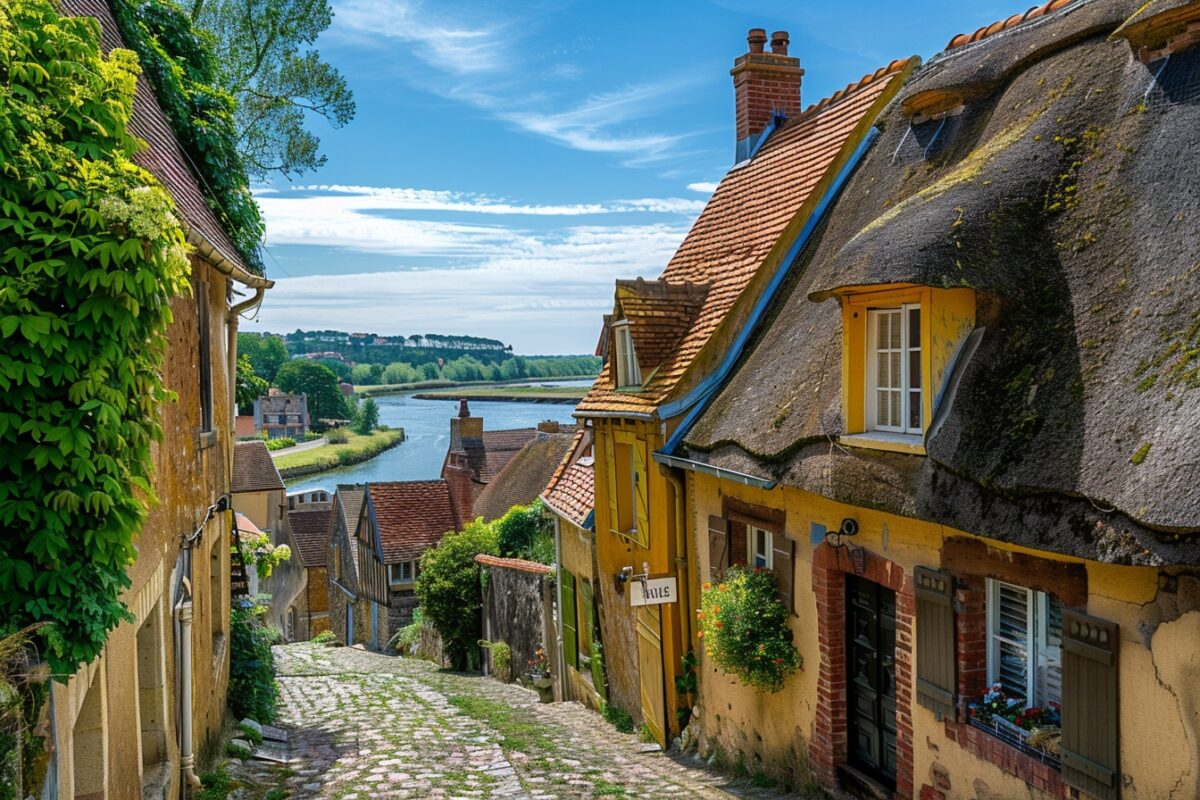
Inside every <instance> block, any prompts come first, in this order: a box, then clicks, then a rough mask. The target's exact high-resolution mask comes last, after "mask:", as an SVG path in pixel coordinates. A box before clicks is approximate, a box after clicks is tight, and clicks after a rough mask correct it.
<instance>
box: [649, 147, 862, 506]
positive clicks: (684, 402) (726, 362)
mask: <svg viewBox="0 0 1200 800" xmlns="http://www.w3.org/2000/svg"><path fill="white" fill-rule="evenodd" d="M878 136H879V128H877V127H874V126H872V127H871V128H870V130H868V131H867V133H866V135H865V136H863V139H862V141H861V142H859V144H858V147H856V148H855V149H854V152H853V153H852V154H851V155H850V158H849V159H847V160H846V163H845V164H843V165H842V168H841V169H840V170H839V171H838V174H837V177H836V178H834V180H833V183H832V184H830V186H829V188H828V189H826V190H825V194H824V195H823V196H822V197H821V201H820V202H819V203H818V204H817V206H816V208H814V209H813V211H812V213H811V214H809V215H808V220H807V221H806V222H805V223H804V227H803V228H802V229H801V230H800V233H799V234H798V235H797V236H796V239H795V240H794V241H793V242H792V245H791V247H789V248H788V251H787V253H786V254H785V255H784V257H783V259H782V260H781V261H780V262H779V267H778V268H777V269H776V270H775V274H774V275H773V276H771V281H770V283H768V284H767V287H766V289H764V290H763V293H762V294H761V295H760V296H759V298H758V301H757V302H756V303H755V304H754V308H753V309H751V311H750V316H749V317H748V318H747V319H746V324H745V325H743V326H742V329H741V331H739V332H738V335H737V338H736V339H734V341H733V344H732V345H731V346H730V347H729V350H727V351H726V353H725V358H724V359H722V361H721V363H720V364H719V365H718V366H717V368H716V369H715V370H713V371H712V372H710V373H709V374H708V375H707V376H705V378H704V380H702V381H701V382H700V383H699V385H697V386H696V388H694V389H692V391H690V392H688V393H687V394H686V395H684V396H683V397H681V398H679V399H678V400H675V401H674V402H671V403H667V404H666V405H663V406H660V407H659V409H658V413H659V415H660V417H661V418H662V419H669V418H671V417H674V416H677V415H679V414H682V413H683V412H684V411H688V409H691V411H690V412H689V413H688V415H687V416H686V417H685V418H684V419H683V421H682V422H681V423H679V426H678V427H677V428H676V429H675V432H674V433H672V434H671V438H670V439H669V440H668V441H667V444H666V445H665V446H664V447H663V449H662V450H661V451H660V452H661V453H662V454H664V455H667V456H670V455H671V454H672V453H674V452H675V450H676V449H677V448H678V447H679V445H680V443H681V442H682V441H683V437H684V436H686V435H687V433H688V431H689V430H691V427H692V425H693V424H694V423H695V421H696V419H697V418H698V417H699V416H700V414H701V413H703V411H704V410H705V409H706V408H707V407H708V401H709V400H711V399H712V397H713V395H714V394H716V391H717V389H719V388H720V386H721V384H722V383H723V382H724V381H725V378H726V377H728V376H729V373H730V372H731V371H732V370H733V367H734V365H735V364H736V363H737V361H738V359H739V358H740V357H741V355H742V351H743V350H745V348H746V345H747V344H748V343H749V341H750V337H751V336H752V335H753V334H754V332H755V330H756V329H757V328H758V324H759V323H760V322H761V321H762V319H763V317H764V316H765V315H766V312H767V309H768V308H769V307H770V305H771V303H772V302H773V301H774V300H775V295H776V294H777V293H778V291H779V289H780V287H781V286H782V285H783V283H784V280H785V279H786V278H787V274H788V272H790V271H791V268H792V263H793V262H794V261H795V260H796V257H797V256H799V255H800V251H801V250H802V249H803V248H804V246H805V245H806V244H808V240H809V239H810V238H811V237H812V234H813V231H815V230H816V229H817V226H818V225H820V223H821V220H822V219H824V217H825V213H826V212H827V211H828V210H829V207H830V206H831V205H832V204H833V200H834V198H836V197H837V196H838V194H839V193H840V192H841V190H842V187H843V186H845V184H846V181H848V180H849V179H850V176H851V174H853V172H854V170H855V168H856V167H857V166H858V162H859V161H861V160H862V157H863V156H864V155H866V153H867V151H868V150H869V149H870V148H871V145H872V144H873V143H874V142H875V139H876V138H877V137H878ZM654 456H655V458H656V459H657V458H658V456H659V453H655V454H654ZM671 457H673V456H671ZM772 485H774V484H773V483H772Z"/></svg>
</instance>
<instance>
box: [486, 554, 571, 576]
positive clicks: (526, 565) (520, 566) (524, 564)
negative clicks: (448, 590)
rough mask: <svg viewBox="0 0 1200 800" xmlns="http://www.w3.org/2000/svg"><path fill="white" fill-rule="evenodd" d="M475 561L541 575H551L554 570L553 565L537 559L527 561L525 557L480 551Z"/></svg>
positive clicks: (487, 565)
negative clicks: (508, 556)
mask: <svg viewBox="0 0 1200 800" xmlns="http://www.w3.org/2000/svg"><path fill="white" fill-rule="evenodd" d="M475 561H476V562H478V563H480V564H483V565H484V566H485V567H500V568H501V569H515V570H517V571H518V572H532V573H534V574H539V575H549V574H550V573H551V572H553V571H554V568H553V567H549V566H547V565H545V564H539V563H538V562H536V561H526V560H525V559H523V558H500V557H499V556H489V555H488V554H487V553H480V554H479V555H477V556H475Z"/></svg>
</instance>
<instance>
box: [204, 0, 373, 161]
mask: <svg viewBox="0 0 1200 800" xmlns="http://www.w3.org/2000/svg"><path fill="white" fill-rule="evenodd" d="M191 17H192V20H193V21H194V22H195V23H196V24H198V25H200V26H201V27H203V28H206V29H207V30H209V31H211V32H212V34H213V36H214V37H216V40H217V48H218V52H220V53H221V54H222V61H221V66H220V72H219V76H218V80H219V82H220V85H221V88H223V89H224V90H225V91H227V92H228V93H229V94H231V95H232V96H233V97H234V98H235V99H236V100H237V111H236V114H235V124H236V126H237V131H238V151H239V152H240V153H241V156H242V158H243V159H244V160H245V162H246V167H247V169H248V170H249V171H250V173H251V174H252V175H254V176H255V177H258V178H264V177H265V176H266V175H267V174H268V173H271V172H279V173H282V174H283V175H284V176H286V177H291V176H293V175H300V174H303V173H304V172H307V171H310V170H315V169H318V168H319V167H321V166H322V165H324V164H325V156H323V155H321V153H320V145H321V140H320V139H319V138H317V136H316V135H314V134H313V133H312V131H310V130H307V129H306V128H305V119H306V117H308V116H310V115H316V116H320V117H324V118H325V120H326V121H327V122H329V123H330V124H331V125H332V126H333V127H334V128H340V127H342V126H343V125H345V124H347V123H348V122H350V120H352V119H354V95H353V93H352V92H351V91H350V88H349V87H348V86H347V85H346V80H345V78H343V77H342V75H341V73H340V72H338V71H337V70H336V69H335V68H333V67H332V66H330V65H329V64H326V63H325V62H324V61H322V60H321V57H320V55H319V54H318V53H317V51H316V50H313V49H311V45H312V44H313V43H314V42H315V41H316V40H317V37H318V36H319V35H320V34H321V32H322V31H324V30H325V29H326V28H328V27H329V24H330V23H331V22H332V21H333V12H332V11H331V10H330V7H329V0H191Z"/></svg>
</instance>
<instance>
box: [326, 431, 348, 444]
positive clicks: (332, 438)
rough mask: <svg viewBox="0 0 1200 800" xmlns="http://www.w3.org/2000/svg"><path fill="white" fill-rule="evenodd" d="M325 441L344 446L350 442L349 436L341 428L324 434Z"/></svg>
mask: <svg viewBox="0 0 1200 800" xmlns="http://www.w3.org/2000/svg"><path fill="white" fill-rule="evenodd" d="M325 441H326V442H328V443H329V444H346V443H347V442H349V441H350V434H349V433H347V432H346V431H344V430H342V429H341V428H334V429H333V430H331V431H329V432H328V433H326V434H325Z"/></svg>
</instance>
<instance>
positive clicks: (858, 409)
mask: <svg viewBox="0 0 1200 800" xmlns="http://www.w3.org/2000/svg"><path fill="white" fill-rule="evenodd" d="M841 302H842V331H843V336H842V408H843V409H845V414H846V432H847V433H861V432H863V431H865V430H866V426H867V421H866V405H865V398H866V392H867V388H866V386H867V384H866V379H867V363H866V358H867V310H868V309H871V308H890V307H895V306H898V305H901V304H904V303H920V304H921V317H922V326H921V328H922V330H921V369H922V373H923V374H922V386H923V387H924V392H923V393H922V396H921V400H922V405H923V408H922V409H921V420H922V424H923V426H924V428H925V429H928V427H929V423H930V421H931V420H932V419H933V413H934V400H935V399H936V398H937V395H938V394H939V393H940V392H941V390H942V386H943V384H944V382H945V380H946V377H947V375H948V371H949V370H950V369H952V368H953V366H954V356H955V354H956V353H957V352H958V348H959V347H960V346H961V344H962V343H963V341H964V340H965V339H966V338H967V335H968V334H970V332H971V330H972V329H973V328H974V327H975V290H974V289H933V288H930V287H928V286H904V285H888V286H878V287H872V290H871V291H865V292H854V293H849V294H846V295H844V296H843V297H842V298H841Z"/></svg>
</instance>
